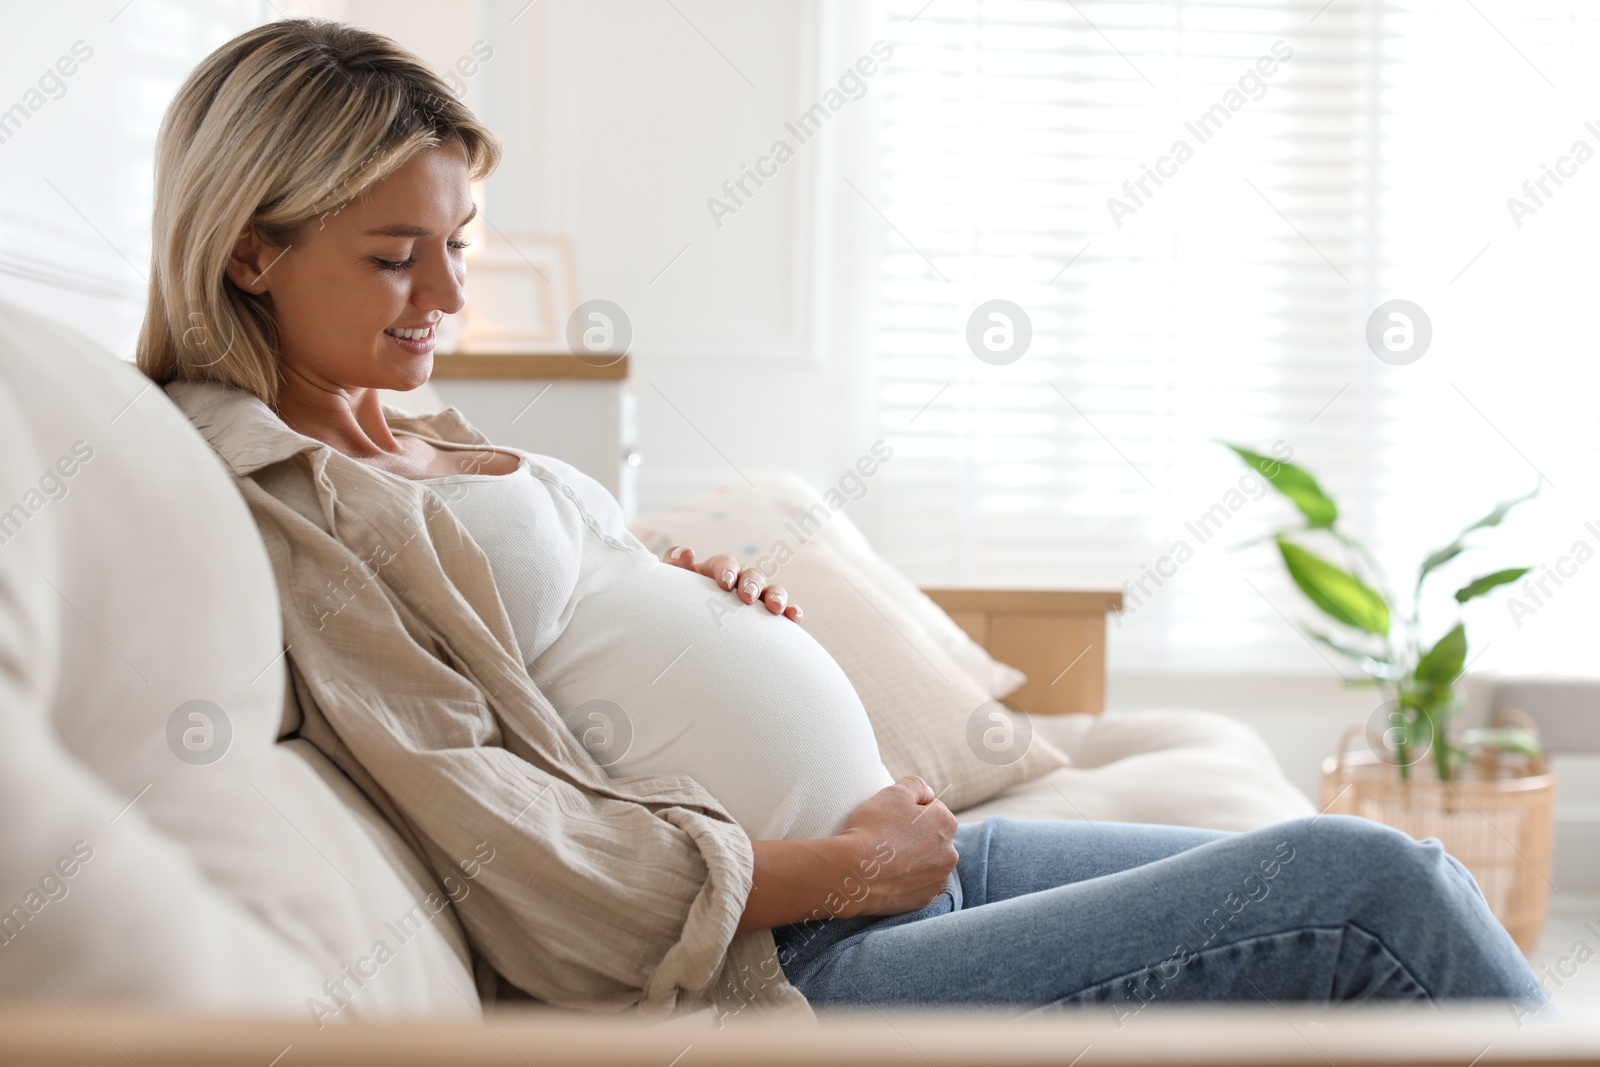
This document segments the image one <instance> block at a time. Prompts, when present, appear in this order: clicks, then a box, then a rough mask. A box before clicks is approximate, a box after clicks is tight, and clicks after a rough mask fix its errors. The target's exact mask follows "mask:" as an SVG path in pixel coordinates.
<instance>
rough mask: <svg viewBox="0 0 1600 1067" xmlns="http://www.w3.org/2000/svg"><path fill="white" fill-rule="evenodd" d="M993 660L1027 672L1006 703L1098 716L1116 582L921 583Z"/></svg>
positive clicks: (1118, 597)
mask: <svg viewBox="0 0 1600 1067" xmlns="http://www.w3.org/2000/svg"><path fill="white" fill-rule="evenodd" d="M922 591H923V592H924V593H926V594H927V595H928V598H929V599H930V600H932V601H933V602H934V603H935V604H937V605H939V607H941V608H943V609H944V611H945V613H946V614H948V615H949V616H950V618H951V619H953V620H954V621H955V623H956V625H957V626H960V627H961V628H962V629H963V630H965V631H966V632H967V635H968V636H969V637H971V638H972V639H973V640H974V641H976V642H977V643H978V644H980V645H982V646H983V647H984V648H985V649H986V650H987V651H988V653H989V655H991V656H993V657H994V658H995V659H997V660H999V661H1000V662H1001V663H1008V664H1010V665H1011V666H1013V667H1015V668H1017V670H1019V671H1021V672H1023V673H1024V674H1026V675H1027V676H1028V680H1027V681H1026V682H1024V683H1023V685H1022V688H1020V689H1018V690H1017V691H1016V692H1015V693H1012V694H1010V695H1009V696H1007V697H1006V698H1005V703H1006V704H1008V705H1010V706H1011V707H1013V708H1019V709H1021V710H1022V711H1026V712H1027V713H1028V714H1030V715H1064V714H1070V713H1074V712H1079V713H1088V714H1091V715H1098V714H1100V713H1101V712H1102V711H1104V710H1105V706H1106V616H1107V615H1109V614H1110V613H1112V612H1115V611H1121V610H1122V594H1121V593H1119V592H1117V591H1115V590H1110V589H1091V590H1079V589H1039V588H1022V587H1018V588H1006V587H1004V586H1000V587H996V586H925V587H924V588H923V590H922Z"/></svg>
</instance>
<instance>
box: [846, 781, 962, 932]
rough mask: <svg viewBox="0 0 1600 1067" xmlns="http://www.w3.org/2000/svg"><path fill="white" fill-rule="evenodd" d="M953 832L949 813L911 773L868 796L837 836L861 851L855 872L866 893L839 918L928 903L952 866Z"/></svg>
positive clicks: (889, 912) (894, 911) (903, 909)
mask: <svg viewBox="0 0 1600 1067" xmlns="http://www.w3.org/2000/svg"><path fill="white" fill-rule="evenodd" d="M955 833H956V817H955V815H954V814H952V813H951V811H950V809H949V808H947V807H945V806H944V802H943V801H941V800H939V799H938V797H937V796H936V795H935V794H934V792H933V790H932V789H931V788H930V787H929V786H928V783H927V782H925V781H923V780H922V779H921V778H919V777H917V776H916V775H914V774H908V775H906V776H905V777H904V778H901V779H900V780H899V781H898V782H895V783H894V784H893V785H891V786H886V787H885V788H883V789H881V790H879V791H878V792H877V793H875V794H874V795H873V796H871V797H870V798H868V800H867V801H866V802H865V803H864V804H862V805H861V806H860V807H859V808H857V809H856V810H855V812H854V813H852V814H851V816H850V821H849V822H848V823H847V824H846V826H845V829H844V831H843V833H842V835H841V836H843V837H845V838H847V839H849V838H854V839H855V840H856V843H857V845H858V846H859V848H860V849H861V855H862V858H861V859H859V860H858V861H857V863H856V864H855V871H856V872H858V873H857V877H858V878H859V880H860V881H861V882H862V883H864V884H865V886H866V894H865V896H864V897H863V898H862V899H860V900H859V901H855V902H853V905H852V906H851V907H850V908H848V909H847V910H846V911H844V912H842V913H841V915H840V917H841V918H843V917H846V916H850V915H899V914H900V913H902V912H907V911H915V910H916V909H918V908H923V907H927V906H928V905H929V904H931V903H933V901H934V900H935V899H937V898H938V896H939V894H940V893H942V892H944V887H945V880H946V878H948V876H949V874H950V872H951V871H952V870H954V869H955V866H956V860H957V859H958V857H957V855H956V849H955V844H954V839H955ZM855 895H856V894H855V893H851V894H850V896H852V897H854V896H855Z"/></svg>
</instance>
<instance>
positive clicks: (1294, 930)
mask: <svg viewBox="0 0 1600 1067" xmlns="http://www.w3.org/2000/svg"><path fill="white" fill-rule="evenodd" d="M1347 929H1354V930H1359V931H1361V932H1362V933H1363V934H1366V935H1367V936H1368V937H1371V938H1372V939H1373V940H1374V941H1376V942H1377V943H1378V945H1379V947H1380V948H1382V949H1383V951H1384V954H1385V955H1387V956H1388V957H1389V958H1390V959H1391V960H1393V961H1394V965H1395V966H1396V967H1397V968H1398V969H1399V970H1400V972H1401V973H1402V974H1403V975H1404V976H1405V977H1406V980H1407V981H1409V982H1411V983H1412V984H1413V985H1415V986H1416V987H1417V988H1418V989H1420V990H1422V992H1423V993H1424V994H1425V995H1426V996H1427V998H1428V999H1429V1000H1430V1001H1432V1000H1436V999H1437V998H1436V997H1435V996H1434V995H1433V992H1432V991H1431V990H1430V989H1428V987H1427V986H1425V985H1423V984H1422V983H1421V982H1420V981H1418V980H1417V976H1416V975H1414V974H1412V973H1411V968H1409V967H1407V966H1406V965H1405V964H1404V963H1403V962H1401V960H1400V957H1399V956H1397V955H1395V953H1394V950H1393V949H1391V948H1390V947H1389V945H1388V943H1387V942H1385V941H1384V940H1383V938H1381V937H1379V936H1378V935H1377V934H1374V933H1373V932H1372V931H1371V930H1368V929H1367V928H1366V927H1364V926H1361V925H1359V924H1357V923H1355V922H1344V923H1339V924H1337V925H1334V926H1324V925H1308V926H1295V927H1290V928H1289V929H1286V930H1278V931H1273V932H1270V933H1260V934H1253V935H1251V936H1250V937H1247V938H1244V939H1242V940H1239V941H1230V942H1228V943H1227V944H1226V945H1217V946H1216V947H1215V948H1208V949H1202V950H1201V951H1199V952H1196V953H1194V955H1193V956H1192V957H1191V958H1190V960H1189V961H1188V963H1182V964H1179V966H1178V973H1179V974H1182V973H1183V968H1184V967H1187V966H1188V965H1189V963H1192V962H1194V961H1195V960H1199V959H1203V958H1207V957H1210V956H1213V955H1215V954H1216V953H1218V952H1223V951H1227V950H1230V949H1236V948H1241V947H1244V946H1247V945H1253V944H1255V943H1256V942H1258V941H1264V940H1267V939H1268V938H1274V937H1285V936H1289V935H1293V934H1299V933H1305V932H1307V931H1318V932H1342V931H1344V930H1347ZM1163 962H1165V961H1163ZM1160 966H1161V964H1159V963H1158V964H1153V965H1148V966H1145V967H1139V968H1136V969H1135V970H1131V971H1125V972H1123V973H1122V974H1117V975H1112V976H1111V977H1109V978H1103V979H1101V980H1100V981H1098V982H1095V983H1093V984H1091V985H1087V986H1084V987H1083V988H1082V989H1079V990H1077V991H1075V992H1072V993H1068V994H1066V995H1064V996H1060V997H1057V998H1056V999H1054V1000H1052V1001H1048V1002H1047V1003H1046V1004H1045V1005H1044V1006H1045V1007H1049V1006H1052V1005H1060V1004H1068V1003H1071V1002H1072V1001H1074V1000H1077V999H1079V998H1082V997H1084V996H1085V995H1087V994H1090V993H1092V992H1094V991H1096V990H1099V989H1104V988H1106V987H1108V986H1113V985H1115V984H1116V983H1118V982H1126V981H1128V980H1130V979H1131V978H1133V977H1134V976H1136V975H1142V974H1151V973H1154V972H1155V971H1156V968H1158V967H1160ZM1176 978H1177V975H1173V977H1172V978H1171V979H1163V981H1164V982H1165V981H1172V980H1174V979H1176ZM1246 980H1247V981H1248V979H1246ZM1251 984H1252V985H1254V983H1251ZM1258 992H1259V990H1258ZM1154 1000H1155V998H1151V1000H1150V1001H1141V1002H1140V1003H1141V1006H1142V1005H1144V1004H1147V1003H1153V1002H1154ZM1268 1003H1271V998H1268Z"/></svg>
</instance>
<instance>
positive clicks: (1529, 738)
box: [1220, 441, 1543, 782]
mask: <svg viewBox="0 0 1600 1067" xmlns="http://www.w3.org/2000/svg"><path fill="white" fill-rule="evenodd" d="M1220 443H1221V444H1223V445H1225V446H1226V447H1228V448H1230V449H1232V450H1233V452H1234V453H1235V454H1237V455H1238V456H1239V458H1240V459H1242V460H1244V462H1245V463H1246V464H1248V465H1249V466H1250V468H1251V469H1252V470H1254V471H1256V472H1257V473H1258V474H1260V475H1261V476H1262V477H1263V478H1265V479H1266V480H1267V482H1268V483H1269V484H1271V485H1272V487H1273V488H1275V489H1276V490H1277V491H1278V492H1279V493H1281V494H1282V495H1283V496H1284V497H1285V498H1287V499H1288V500H1289V502H1290V503H1292V504H1293V505H1294V506H1295V508H1296V509H1297V510H1298V512H1299V514H1300V517H1301V519H1302V522H1301V523H1300V524H1299V525H1296V526H1291V527H1286V528H1284V529H1280V530H1276V531H1274V532H1273V533H1271V534H1268V535H1267V537H1266V538H1264V539H1261V540H1265V539H1270V540H1272V541H1274V542H1275V543H1276V545H1277V548H1278V552H1279V554H1280V555H1281V556H1282V558H1283V564H1284V566H1285V567H1286V568H1287V569H1288V572H1289V577H1290V578H1291V579H1292V580H1293V581H1294V584H1295V585H1296V586H1297V587H1298V588H1299V589H1300V591H1301V592H1302V593H1304V594H1305V595H1306V598H1307V599H1308V600H1310V601H1311V603H1312V604H1313V605H1315V606H1316V607H1317V608H1318V609H1319V610H1320V611H1321V612H1322V614H1323V615H1325V616H1327V618H1328V619H1329V620H1331V621H1332V622H1333V623H1335V624H1336V628H1335V629H1334V631H1333V632H1323V631H1321V630H1318V629H1315V628H1312V627H1309V626H1308V627H1306V629H1305V632H1306V633H1307V635H1308V636H1310V637H1311V638H1312V639H1313V640H1315V641H1317V642H1319V643H1321V644H1323V645H1326V646H1327V647H1328V648H1330V649H1332V650H1333V651H1335V652H1337V653H1339V654H1340V655H1342V656H1344V657H1346V658H1348V659H1349V660H1350V661H1351V662H1353V663H1354V664H1355V665H1356V666H1357V667H1359V668H1360V669H1361V671H1362V673H1363V675H1364V677H1363V678H1362V679H1360V680H1358V681H1356V682H1354V683H1352V684H1355V685H1371V686H1375V687H1377V688H1378V689H1380V690H1381V691H1383V692H1384V693H1385V694H1386V695H1387V696H1388V698H1389V700H1388V702H1387V703H1386V704H1385V710H1386V711H1387V715H1386V720H1387V722H1386V729H1385V731H1384V741H1385V742H1386V745H1387V747H1388V749H1389V751H1388V752H1387V753H1379V755H1380V756H1384V757H1385V758H1388V757H1392V758H1393V760H1394V762H1395V764H1396V765H1397V766H1398V768H1399V773H1400V777H1401V778H1402V779H1405V778H1409V777H1410V773H1411V767H1412V765H1413V764H1414V763H1416V762H1418V761H1419V760H1421V759H1422V758H1423V757H1424V756H1425V755H1426V754H1428V753H1429V752H1431V753H1432V755H1433V759H1434V766H1435V769H1436V770H1437V772H1438V777H1439V780H1440V781H1442V782H1450V781H1454V780H1455V779H1456V778H1457V776H1458V774H1459V773H1460V771H1461V768H1462V766H1463V765H1464V764H1465V763H1466V762H1467V761H1469V760H1470V759H1471V758H1472V756H1473V755H1474V753H1475V752H1476V750H1478V749H1480V748H1482V747H1485V746H1487V747H1491V748H1494V749H1499V750H1506V751H1511V752H1516V753H1518V754H1520V755H1524V756H1527V757H1530V758H1532V757H1534V756H1537V755H1538V751H1539V750H1538V739H1537V738H1536V737H1535V736H1534V735H1533V734H1532V733H1531V732H1530V731H1528V730H1526V729H1524V728H1522V727H1520V726H1504V727H1497V728H1488V729H1478V730H1468V731H1465V732H1464V733H1462V734H1460V735H1459V736H1457V735H1456V734H1455V732H1454V731H1453V730H1452V728H1451V726H1452V722H1453V720H1454V719H1455V718H1456V716H1457V715H1458V714H1459V713H1460V711H1461V706H1462V698H1461V694H1460V687H1459V685H1458V682H1459V680H1460V678H1461V674H1462V671H1463V670H1464V669H1465V667H1466V663H1467V632H1466V623H1465V622H1464V621H1462V620H1461V619H1460V618H1459V611H1458V617H1457V619H1456V621H1455V625H1454V627H1453V628H1451V629H1449V630H1446V631H1445V632H1444V633H1443V635H1442V636H1440V637H1437V638H1435V639H1433V640H1432V641H1431V642H1430V641H1428V640H1426V639H1425V637H1424V634H1425V631H1424V629H1423V625H1422V620H1421V603H1422V589H1423V585H1424V583H1425V582H1427V580H1428V578H1429V576H1430V575H1433V574H1434V573H1435V572H1437V571H1438V569H1439V568H1440V567H1443V566H1444V565H1445V564H1446V563H1449V562H1450V561H1451V560H1453V559H1455V558H1456V557H1457V556H1460V555H1461V554H1462V553H1464V552H1467V551H1469V550H1470V549H1471V547H1472V546H1471V545H1469V544H1468V543H1467V538H1468V537H1469V536H1470V535H1472V534H1473V533H1475V532H1476V531H1479V530H1486V529H1490V528H1492V527H1496V526H1499V525H1500V523H1501V522H1502V521H1504V519H1505V517H1506V516H1507V515H1508V514H1509V513H1510V512H1511V509H1512V508H1514V507H1516V506H1517V505H1518V504H1520V503H1522V502H1523V501H1525V500H1528V499H1530V498H1531V497H1533V496H1534V495H1536V494H1537V493H1538V492H1539V487H1540V485H1542V484H1543V479H1541V480H1540V482H1539V484H1536V485H1535V486H1534V488H1533V491H1532V492H1530V493H1528V494H1527V496H1522V497H1518V498H1517V499H1515V500H1509V501H1506V502H1505V503H1503V504H1497V505H1496V506H1495V507H1494V508H1493V509H1492V510H1491V511H1490V512H1489V513H1488V514H1487V515H1485V516H1484V517H1483V518H1481V519H1479V520H1478V521H1477V522H1474V523H1472V524H1471V525H1470V526H1468V527H1467V528H1466V529H1465V530H1463V531H1461V533H1460V534H1459V535H1457V536H1456V538H1455V539H1454V540H1453V541H1451V542H1450V543H1449V544H1447V545H1445V546H1444V547H1443V548H1440V549H1438V550H1437V551H1435V552H1432V553H1430V554H1429V555H1428V557H1427V558H1426V559H1424V560H1423V561H1422V564H1421V565H1420V566H1419V567H1418V568H1417V580H1416V583H1415V585H1414V586H1413V588H1412V590H1411V597H1410V603H1409V605H1400V604H1397V603H1396V600H1395V597H1394V595H1393V594H1392V593H1391V592H1390V590H1389V586H1388V583H1387V581H1386V579H1385V577H1384V574H1383V571H1382V568H1380V567H1379V566H1378V564H1377V562H1376V561H1375V560H1374V559H1373V557H1372V553H1371V552H1369V551H1368V550H1367V547H1366V546H1365V545H1363V544H1362V543H1361V541H1360V539H1359V538H1356V537H1354V536H1352V535H1351V534H1349V533H1347V532H1346V531H1344V530H1341V529H1340V528H1339V508H1338V505H1337V504H1335V503H1334V502H1333V500H1332V498H1330V497H1329V496H1328V494H1327V493H1325V492H1323V490H1322V487H1321V486H1320V485H1318V484H1317V480H1316V479H1315V478H1313V477H1312V476H1311V475H1310V474H1309V473H1308V472H1306V471H1305V470H1303V469H1302V468H1300V467H1297V466H1295V465H1294V464H1292V463H1285V462H1283V461H1282V460H1278V459H1274V458H1272V457H1269V456H1264V455H1261V454H1260V453H1257V452H1253V451H1251V450H1250V449H1248V448H1244V447H1243V446H1241V445H1236V444H1232V443H1230V442H1227V441H1222V442H1220ZM1318 541H1320V542H1322V543H1324V544H1327V545H1328V546H1330V547H1332V548H1334V549H1335V550H1336V551H1337V552H1338V553H1339V554H1340V555H1341V556H1343V557H1344V559H1343V561H1342V562H1334V561H1332V560H1330V559H1328V558H1327V556H1326V555H1323V554H1320V553H1319V552H1317V551H1314V550H1313V548H1312V547H1308V546H1313V545H1315V544H1316V543H1317V542H1318ZM1255 543H1257V541H1249V542H1245V544H1243V545H1238V546H1235V547H1236V548H1243V547H1246V546H1247V545H1250V544H1255ZM1529 570H1530V568H1528V567H1511V568H1507V569H1504V570H1498V571H1494V572H1492V573H1489V574H1484V575H1482V576H1480V577H1478V578H1474V579H1473V580H1472V581H1470V582H1468V583H1467V584H1466V585H1463V586H1462V587H1461V588H1459V589H1457V590H1456V591H1455V602H1456V606H1457V608H1458V609H1459V608H1460V607H1461V606H1462V605H1464V604H1466V603H1467V602H1468V601H1470V600H1474V599H1476V598H1478V597H1481V596H1484V595H1486V594H1488V593H1491V592H1492V591H1494V590H1495V589H1497V588H1499V587H1500V586H1503V585H1507V584H1509V583H1511V582H1514V581H1516V580H1517V579H1519V578H1521V577H1522V576H1523V575H1524V574H1527V573H1528V571H1529ZM1404 607H1409V609H1410V610H1409V611H1405V610H1403V608H1404ZM1430 632H1437V629H1435V630H1433V631H1430Z"/></svg>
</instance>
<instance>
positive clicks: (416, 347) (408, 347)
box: [383, 326, 438, 356]
mask: <svg viewBox="0 0 1600 1067" xmlns="http://www.w3.org/2000/svg"><path fill="white" fill-rule="evenodd" d="M383 335H384V336H385V337H387V338H388V339H389V340H391V341H393V342H394V343H395V344H396V345H398V346H400V347H401V348H402V349H404V350H405V351H407V352H409V353H411V354H412V355H414V356H425V355H427V354H428V353H429V352H432V351H433V345H434V341H435V340H436V339H437V336H438V330H437V329H436V328H435V327H432V326H430V327H428V332H427V334H425V335H424V336H422V337H419V338H417V339H415V340H410V339H408V338H405V337H396V336H395V335H394V334H392V333H390V332H389V331H388V330H384V331H383Z"/></svg>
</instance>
